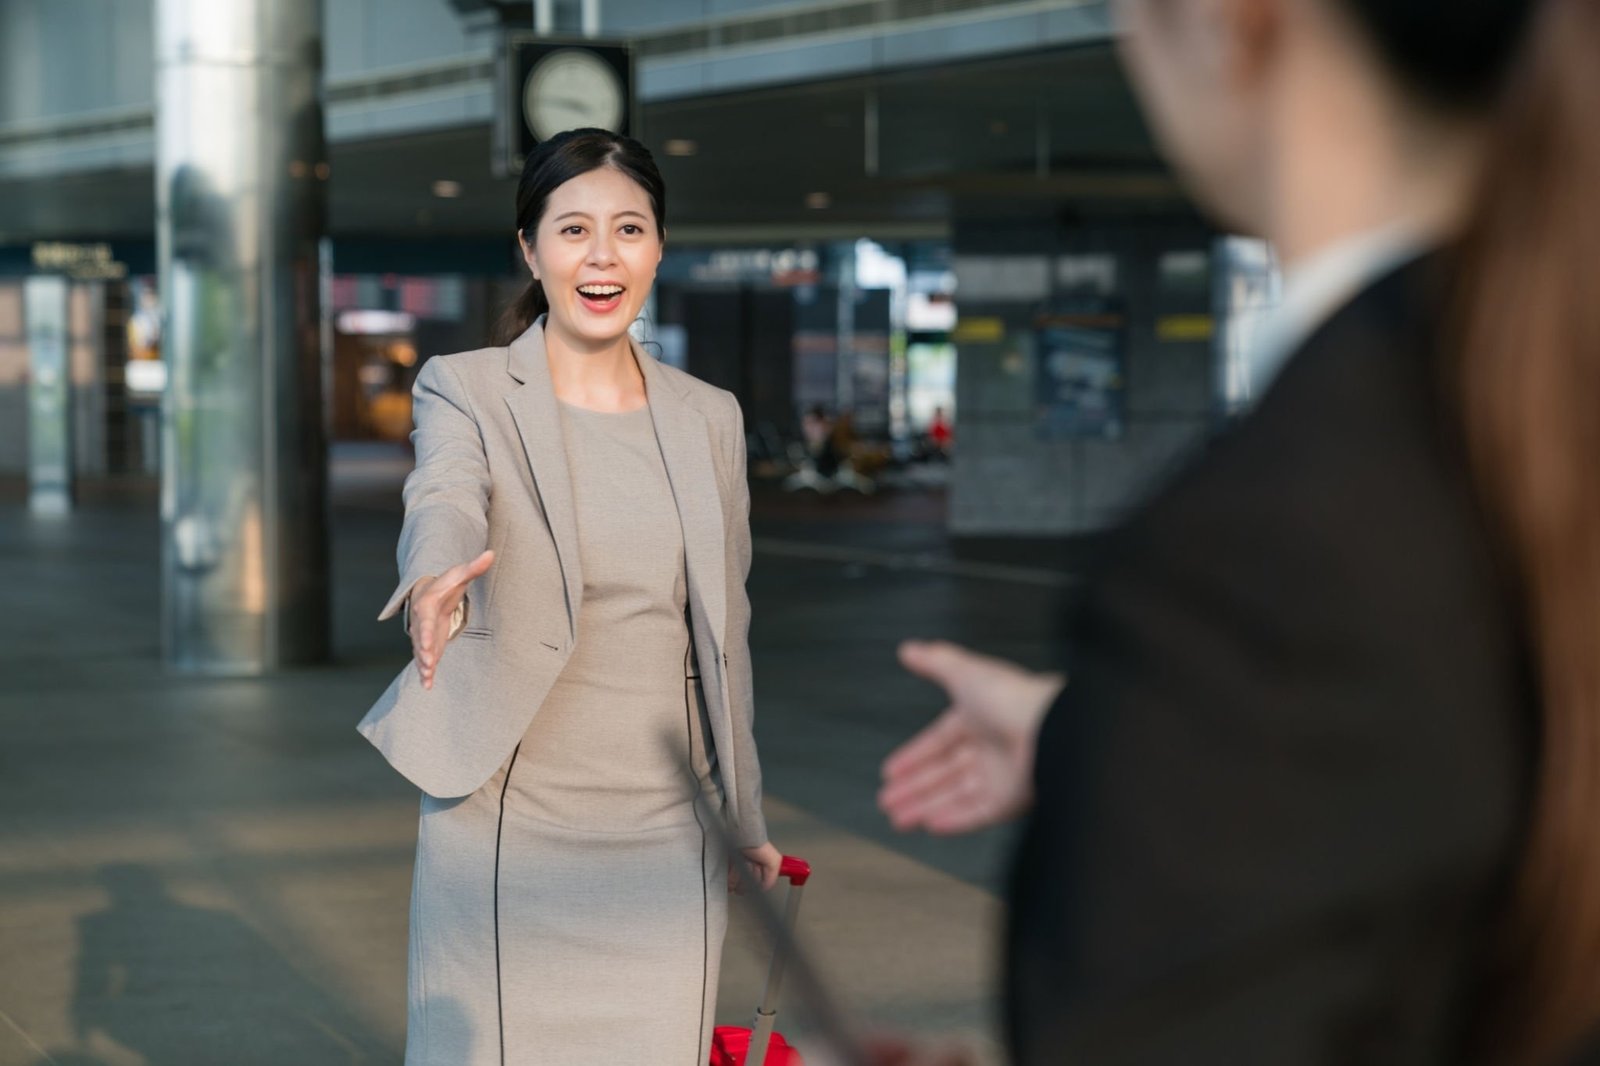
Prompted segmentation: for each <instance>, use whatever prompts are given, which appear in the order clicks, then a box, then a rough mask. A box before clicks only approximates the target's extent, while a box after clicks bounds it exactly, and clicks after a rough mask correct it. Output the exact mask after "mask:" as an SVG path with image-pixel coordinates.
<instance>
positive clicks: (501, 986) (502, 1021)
mask: <svg viewBox="0 0 1600 1066" xmlns="http://www.w3.org/2000/svg"><path fill="white" fill-rule="evenodd" d="M520 751H522V745H521V744H520V743H519V744H518V745H517V746H516V747H515V748H513V749H511V761H510V762H509V763H508V764H506V778H505V780H504V781H502V782H501V783H500V817H499V819H498V820H497V821H496V822H495V827H494V1007H495V1016H496V1019H497V1020H498V1022H499V1025H500V1066H506V1001H505V979H504V974H503V973H502V971H501V966H500V840H501V837H502V836H503V835H504V832H505V826H506V792H507V790H508V789H510V788H511V771H512V770H513V769H515V768H516V765H517V753H518V752H520Z"/></svg>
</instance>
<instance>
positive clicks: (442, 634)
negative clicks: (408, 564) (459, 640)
mask: <svg viewBox="0 0 1600 1066" xmlns="http://www.w3.org/2000/svg"><path fill="white" fill-rule="evenodd" d="M492 565H494V552H492V551H486V552H484V553H483V554H482V555H480V556H478V557H477V558H476V559H474V560H472V561H471V562H470V563H461V564H459V565H456V566H452V567H451V568H450V569H448V570H446V571H445V572H444V573H442V574H440V575H438V576H437V577H422V578H418V579H417V583H416V584H415V585H413V586H411V596H410V598H409V600H408V603H407V614H406V619H407V624H408V627H409V631H410V633H411V654H412V656H413V657H414V658H415V659H416V660H417V670H418V672H420V673H421V674H422V687H423V688H432V687H433V678H434V675H435V674H437V673H438V671H439V659H440V658H441V657H442V656H443V655H444V646H445V644H446V643H448V642H449V640H450V638H451V637H452V636H453V635H454V634H453V633H451V632H450V619H451V617H452V616H453V615H454V614H455V613H456V608H458V607H460V606H461V603H462V601H463V600H464V599H465V598H466V595H467V586H468V585H470V584H471V583H472V582H474V581H476V580H477V579H478V578H480V577H482V576H483V575H484V574H487V573H488V572H489V567H490V566H492Z"/></svg>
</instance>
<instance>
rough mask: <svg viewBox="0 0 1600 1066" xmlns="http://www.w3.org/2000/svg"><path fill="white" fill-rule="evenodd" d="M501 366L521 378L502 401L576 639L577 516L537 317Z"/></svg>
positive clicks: (579, 598)
mask: <svg viewBox="0 0 1600 1066" xmlns="http://www.w3.org/2000/svg"><path fill="white" fill-rule="evenodd" d="M507 369H508V370H509V371H510V373H511V376H512V377H514V378H516V379H517V380H518V381H520V382H522V387H521V388H518V389H513V390H511V391H510V392H509V393H507V394H506V406H507V407H509V408H510V409H511V417H512V419H513V420H514V421H515V422H516V424H517V432H518V434H519V435H520V436H521V437H522V449H523V451H524V452H525V453H527V456H528V466H529V467H530V468H531V469H532V471H533V482H534V487H535V488H536V489H537V491H538V493H539V503H540V505H541V506H542V507H543V509H544V517H545V521H546V522H548V523H549V524H550V535H551V536H552V538H554V540H555V543H556V558H557V559H558V560H559V561H560V563H561V581H562V584H563V585H564V586H565V587H566V593H567V627H568V630H569V632H570V636H571V638H572V639H573V640H576V639H577V637H578V611H579V609H580V608H581V607H582V605H583V563H582V560H581V558H580V557H579V554H578V518H577V511H576V505H575V503H574V501H573V497H572V474H571V472H570V471H569V469H568V467H567V449H566V442H565V441H564V440H563V439H562V435H561V412H560V409H559V408H557V406H556V392H555V386H554V385H553V384H552V383H551V381H550V363H549V360H548V358H547V357H546V356H545V347H544V317H543V316H540V318H539V320H538V321H537V322H535V323H534V324H533V325H531V326H529V327H528V329H527V330H526V331H525V332H524V333H523V334H522V336H520V337H518V338H517V339H516V340H514V341H512V342H511V349H510V356H509V361H508V363H507Z"/></svg>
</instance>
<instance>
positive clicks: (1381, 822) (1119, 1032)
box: [1012, 265, 1533, 1063]
mask: <svg viewBox="0 0 1600 1066" xmlns="http://www.w3.org/2000/svg"><path fill="white" fill-rule="evenodd" d="M1419 269H1433V268H1432V266H1431V265H1430V266H1427V267H1425V268H1424V267H1413V268H1408V269H1407V270H1404V271H1401V272H1398V273H1397V274H1395V275H1393V276H1391V277H1389V278H1386V279H1384V280H1383V281H1381V282H1379V283H1378V284H1377V285H1375V286H1373V287H1372V288H1370V289H1368V290H1367V291H1366V292H1364V293H1362V294H1361V295H1360V296H1359V297H1358V298H1357V299H1356V300H1354V301H1353V302H1352V303H1351V304H1350V305H1349V306H1347V307H1346V308H1344V309H1343V310H1342V311H1341V312H1339V313H1338V314H1336V315H1335V316H1334V317H1333V318H1332V319H1330V320H1329V322H1328V323H1326V324H1325V325H1324V326H1323V328H1322V329H1320V330H1319V331H1318V332H1317V333H1316V334H1315V335H1314V336H1313V337H1311V338H1310V340H1309V341H1308V342H1307V343H1306V344H1305V345H1304V346H1303V347H1302V349H1301V350H1300V351H1299V352H1298V353H1297V354H1296V355H1295V356H1294V357H1293V359H1292V360H1291V361H1290V362H1289V364H1288V365H1287V366H1286V367H1285V369H1284V371H1283V373H1282V374H1281V376H1280V377H1279V379H1278V381H1277V382H1276V384H1275V385H1274V386H1273V388H1272V389H1271V390H1270V391H1269V392H1268V394H1267V395H1266V396H1265V397H1264V398H1263V401H1262V403H1261V405H1260V406H1259V408H1258V409H1257V410H1256V411H1255V412H1254V413H1253V414H1252V415H1250V416H1249V417H1247V418H1246V419H1244V420H1243V421H1242V422H1240V423H1239V424H1237V425H1236V426H1234V427H1232V428H1231V429H1230V430H1229V431H1228V432H1226V433H1224V434H1223V435H1222V436H1221V437H1220V438H1219V439H1218V440H1217V441H1216V442H1215V443H1213V444H1212V445H1211V446H1210V447H1209V448H1208V449H1206V451H1205V452H1204V453H1203V454H1202V455H1200V456H1199V457H1197V458H1196V459H1195V460H1194V461H1193V462H1192V463H1191V464H1189V466H1188V467H1187V468H1186V469H1185V470H1184V471H1183V472H1182V473H1181V474H1180V475H1178V476H1177V477H1176V478H1175V479H1173V480H1172V481H1171V482H1170V483H1169V484H1168V485H1167V486H1166V487H1165V488H1164V489H1163V490H1161V491H1160V492H1159V493H1157V494H1156V495H1155V496H1154V497H1153V498H1152V499H1151V500H1150V501H1149V503H1148V504H1147V505H1146V506H1145V507H1143V508H1142V509H1140V510H1139V511H1138V512H1137V513H1136V514H1134V515H1133V516H1131V517H1130V519H1129V520H1128V521H1127V522H1126V523H1125V524H1124V525H1123V527H1122V528H1121V529H1119V530H1118V531H1116V532H1114V533H1113V534H1110V535H1109V536H1108V537H1107V538H1106V547H1105V551H1104V552H1103V555H1102V558H1101V560H1100V566H1099V568H1098V569H1097V570H1096V571H1095V572H1094V573H1093V574H1091V575H1089V576H1088V578H1087V580H1086V582H1085V588H1084V592H1083V595H1082V598H1081V601H1080V603H1079V604H1078V606H1077V608H1076V610H1075V611H1074V612H1073V614H1072V616H1071V618H1070V621H1069V626H1068V639H1069V643H1070V644H1071V649H1070V652H1069V656H1068V663H1067V666H1068V675H1069V682H1068V685H1067V688H1066V690H1065V691H1064V692H1063V694H1062V696H1061V699H1060V701H1059V702H1058V704H1057V705H1056V707H1055V708H1054V709H1053V710H1052V712H1051V714H1050V716H1049V718H1048V719H1047V722H1046V725H1045V728H1044V730H1043V732H1042V734H1041V736H1040V740H1039V750H1038V774H1037V776H1036V780H1035V785H1036V791H1037V804H1036V808H1035V815H1034V818H1033V820H1032V823H1031V825H1030V827H1029V831H1028V833H1027V834H1026V836H1025V840H1024V845H1023V849H1022V857H1021V859H1020V861H1019V866H1018V869H1017V880H1016V890H1015V897H1014V902H1015V904H1016V908H1015V913H1014V925H1013V929H1012V943H1013V950H1014V952H1015V959H1014V964H1013V973H1012V979H1013V982H1014V987H1015V988H1017V989H1018V991H1019V997H1018V998H1019V1004H1020V1005H1019V1008H1018V1010H1017V1012H1016V1013H1015V1014H1014V1016H1013V1019H1012V1021H1013V1027H1014V1029H1013V1031H1014V1033H1015V1034H1016V1036H1017V1039H1018V1043H1019V1048H1020V1049H1021V1050H1022V1052H1023V1054H1021V1055H1019V1059H1020V1061H1023V1062H1030V1061H1046V1060H1045V1059H1043V1058H1037V1059H1035V1058H1030V1057H1029V1054H1028V1052H1029V1051H1030V1050H1032V1049H1037V1048H1040V1047H1042V1046H1044V1045H1043V1043H1041V1040H1042V1038H1043V1037H1044V1036H1046V1035H1047V1034H1053V1035H1054V1037H1055V1038H1057V1040H1058V1042H1064V1043H1065V1044H1069V1045H1073V1046H1075V1047H1077V1048H1080V1049H1085V1050H1087V1049H1096V1050H1095V1051H1094V1052H1092V1053H1088V1054H1084V1055H1081V1056H1080V1057H1079V1061H1083V1062H1086V1063H1087V1062H1102V1061H1118V1062H1128V1063H1134V1062H1139V1063H1143V1062H1151V1063H1154V1062H1161V1061H1179V1059H1180V1058H1181V1059H1182V1060H1183V1061H1191V1062H1197V1063H1199V1062H1224V1061H1275V1062H1283V1063H1312V1062H1327V1061H1341V1062H1345V1061H1348V1062H1355V1061H1363V1062H1367V1061H1371V1062H1376V1061H1415V1062H1424V1061H1428V1062H1431V1061H1445V1060H1446V1058H1447V1056H1446V1055H1445V1054H1444V1053H1442V1052H1441V1051H1440V1050H1439V1049H1440V1048H1441V1047H1443V1046H1444V1042H1445V1041H1447V1039H1448V1036H1449V1033H1450V1032H1452V1031H1453V1030H1452V1029H1451V1027H1452V1026H1453V1025H1455V1024H1456V1022H1457V1021H1459V1020H1460V1017H1461V1013H1460V1012H1462V1011H1463V1010H1465V1009H1467V1008H1468V999H1467V997H1468V995H1469V986H1470V985H1471V980H1472V974H1473V969H1472V967H1473V965H1474V960H1475V958H1476V954H1477V952H1478V951H1479V950H1480V948H1481V944H1480V941H1479V939H1478V937H1479V934H1480V932H1481V930H1482V929H1483V928H1484V927H1485V922H1486V920H1487V916H1488V914H1489V909H1488V908H1489V907H1490V906H1491V904H1492V900H1493V898H1494V894H1495V893H1496V891H1498V889H1499V886H1500V885H1501V884H1502V883H1503V878H1504V876H1505V875H1506V872H1507V870H1508V869H1509V866H1510V862H1511V859H1512V855H1513V849H1514V846H1515V840H1516V834H1517V832H1518V827H1519V825H1520V824H1521V819H1522V817H1523V810H1524V807H1523V805H1524V802H1525V793H1526V786H1527V782H1528V780H1529V774H1530V768H1531V762H1532V754H1531V747H1530V745H1531V741H1530V730H1529V724H1530V721H1531V720H1532V717H1533V703H1532V701H1531V698H1530V692H1529V690H1528V688H1527V687H1526V675H1525V672H1524V663H1523V638H1522V635H1521V633H1520V631H1519V627H1518V624H1517V620H1516V612H1515V610H1514V609H1513V606H1512V603H1511V598H1510V597H1509V596H1508V595H1507V592H1506V586H1505V582H1504V581H1503V578H1502V575H1501V569H1500V562H1499V560H1498V556H1497V553H1496V550H1495V548H1494V545H1493V543H1492V538H1491V537H1490V535H1489V533H1488V530H1487V523H1486V521H1485V519H1484V516H1483V515H1482V513H1481V512H1480V509H1479V507H1478V505H1477V502H1476V499H1475V497H1474V495H1473V493H1472V491H1471V487H1470V481H1469V479H1468V477H1467V474H1466V469H1465V462H1464V459H1463V456H1462V453H1461V450H1460V448H1459V445H1458V443H1457V442H1456V441H1455V440H1454V438H1453V433H1452V431H1451V429H1450V418H1449V405H1448V402H1447V400H1446V396H1447V394H1446V393H1445V391H1444V390H1443V388H1442V387H1441V386H1440V384H1439V377H1438V373H1437V367H1438V361H1437V355H1436V352H1435V351H1434V349H1433V344H1432V341H1431V340H1430V338H1431V337H1432V336H1434V335H1435V332H1436V330H1435V327H1436V325H1437V323H1438V314H1439V312H1438V305H1437V304H1436V303H1434V302H1432V301H1431V300H1430V298H1429V297H1428V295H1427V293H1428V292H1429V291H1430V289H1429V285H1430V284H1431V282H1430V281H1429V280H1428V278H1427V276H1426V275H1425V274H1418V273H1417V270H1419ZM1063 885H1071V886H1072V887H1071V889H1070V891H1066V890H1063V888H1062V887H1061V886H1063ZM1397 959H1405V960H1408V961H1407V964H1406V965H1405V966H1404V967H1397V966H1396V965H1394V963H1393V960H1397ZM1030 986H1031V987H1033V988H1034V991H1032V992H1026V991H1024V990H1025V989H1027V988H1029V987H1030ZM1052 1015H1053V1017H1054V1018H1055V1019H1056V1020H1054V1021H1051V1020H1049V1019H1050V1018H1051V1017H1052ZM1112 1048H1120V1049H1121V1050H1122V1051H1123V1052H1125V1053H1124V1054H1120V1055H1119V1054H1115V1053H1111V1051H1110V1049H1112ZM1180 1048H1181V1049H1182V1054H1181V1055H1178V1049H1180ZM1134 1049H1138V1051H1135V1050H1134ZM1102 1053H1103V1054H1102ZM1251 1053H1254V1054H1255V1055H1256V1057H1255V1058H1254V1059H1251V1058H1250V1054H1251Z"/></svg>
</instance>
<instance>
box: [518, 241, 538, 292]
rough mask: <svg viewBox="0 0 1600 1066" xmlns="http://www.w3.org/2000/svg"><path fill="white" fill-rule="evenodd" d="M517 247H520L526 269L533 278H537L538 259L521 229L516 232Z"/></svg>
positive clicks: (535, 279)
mask: <svg viewBox="0 0 1600 1066" xmlns="http://www.w3.org/2000/svg"><path fill="white" fill-rule="evenodd" d="M517 247H519V248H521V249H522V261H523V262H524V263H526V264H527V265H528V270H529V271H531V272H532V274H533V280H534V281H538V280H539V259H538V256H537V255H536V254H535V253H534V250H533V245H532V244H529V243H528V239H527V238H526V237H524V236H523V235H522V233H521V231H518V233H517Z"/></svg>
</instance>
